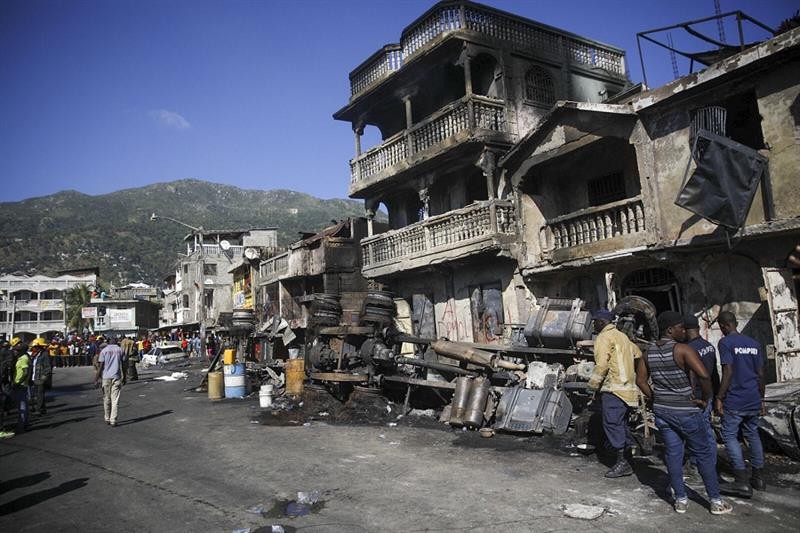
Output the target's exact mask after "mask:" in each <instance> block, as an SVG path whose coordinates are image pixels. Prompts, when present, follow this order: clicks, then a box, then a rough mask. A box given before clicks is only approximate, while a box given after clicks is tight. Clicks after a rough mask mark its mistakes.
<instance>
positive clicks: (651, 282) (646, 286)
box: [622, 268, 681, 314]
mask: <svg viewBox="0 0 800 533" xmlns="http://www.w3.org/2000/svg"><path fill="white" fill-rule="evenodd" d="M622 292H623V294H624V295H625V296H629V295H636V296H641V297H642V298H646V299H648V300H650V302H651V303H652V304H653V305H654V306H655V308H656V314H660V313H662V312H664V311H677V312H679V313H680V312H681V305H680V292H679V290H678V280H677V279H676V278H675V274H673V273H672V272H671V271H669V270H667V269H665V268H649V269H646V270H637V271H636V272H632V273H631V274H629V275H628V276H627V277H626V278H625V280H624V281H623V282H622Z"/></svg>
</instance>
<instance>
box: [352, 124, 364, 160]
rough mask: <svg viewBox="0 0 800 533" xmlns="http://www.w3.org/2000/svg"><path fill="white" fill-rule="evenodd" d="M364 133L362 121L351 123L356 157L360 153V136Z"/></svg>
mask: <svg viewBox="0 0 800 533" xmlns="http://www.w3.org/2000/svg"><path fill="white" fill-rule="evenodd" d="M362 135H364V123H363V122H354V123H353V137H354V140H355V148H356V157H358V156H360V155H361V136H362Z"/></svg>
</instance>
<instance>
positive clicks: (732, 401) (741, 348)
mask: <svg viewBox="0 0 800 533" xmlns="http://www.w3.org/2000/svg"><path fill="white" fill-rule="evenodd" d="M718 320H719V329H720V330H721V331H722V334H723V335H725V337H724V338H723V339H721V340H720V341H719V344H718V345H717V347H718V348H719V358H720V362H721V363H722V383H721V384H720V386H719V394H718V395H717V400H716V409H717V413H719V415H720V416H721V417H722V440H723V441H724V442H725V449H726V450H727V452H728V459H729V460H730V462H731V465H732V466H733V475H734V477H735V478H736V479H735V481H734V482H733V483H724V484H723V485H721V486H720V489H721V490H722V491H723V492H724V493H726V494H732V495H734V496H741V497H744V498H749V497H751V496H752V495H753V490H752V488H751V486H752V487H753V488H755V489H757V490H765V489H766V483H765V482H764V478H763V476H762V469H763V468H764V448H763V446H762V444H761V437H760V436H759V434H758V422H759V418H760V417H761V415H762V414H763V412H764V385H765V380H764V364H765V358H764V351H763V349H762V348H761V344H760V343H759V342H758V341H756V340H755V339H751V338H750V337H748V336H746V335H742V334H741V333H739V332H738V331H737V330H736V327H737V323H736V316H734V314H733V313H731V312H729V311H723V312H722V313H720V314H719V319H718ZM740 428H741V430H742V435H743V436H744V438H745V439H747V443H748V444H749V445H750V464H751V465H752V467H753V472H752V474H751V476H750V479H749V484H748V479H747V468H746V466H745V464H744V457H743V456H742V446H741V444H739V438H738V434H739V429H740Z"/></svg>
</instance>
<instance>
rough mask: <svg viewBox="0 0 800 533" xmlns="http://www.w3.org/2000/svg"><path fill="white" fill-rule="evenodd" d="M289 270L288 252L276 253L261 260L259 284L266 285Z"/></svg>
mask: <svg viewBox="0 0 800 533" xmlns="http://www.w3.org/2000/svg"><path fill="white" fill-rule="evenodd" d="M288 271H289V253H288V252H285V253H282V254H280V255H276V256H275V257H270V258H269V259H266V260H264V261H261V265H259V269H258V274H259V278H260V280H259V283H260V284H261V285H267V284H269V283H273V282H275V281H278V279H280V277H281V276H283V275H285V274H286V273H287V272H288Z"/></svg>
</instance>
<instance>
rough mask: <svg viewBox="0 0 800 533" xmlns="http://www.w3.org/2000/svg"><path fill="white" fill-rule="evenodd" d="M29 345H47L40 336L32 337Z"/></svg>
mask: <svg viewBox="0 0 800 533" xmlns="http://www.w3.org/2000/svg"><path fill="white" fill-rule="evenodd" d="M31 346H41V347H44V346H47V343H46V342H44V339H43V338H41V337H36V338H35V339H33V340H32V341H31Z"/></svg>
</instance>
